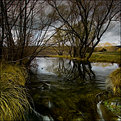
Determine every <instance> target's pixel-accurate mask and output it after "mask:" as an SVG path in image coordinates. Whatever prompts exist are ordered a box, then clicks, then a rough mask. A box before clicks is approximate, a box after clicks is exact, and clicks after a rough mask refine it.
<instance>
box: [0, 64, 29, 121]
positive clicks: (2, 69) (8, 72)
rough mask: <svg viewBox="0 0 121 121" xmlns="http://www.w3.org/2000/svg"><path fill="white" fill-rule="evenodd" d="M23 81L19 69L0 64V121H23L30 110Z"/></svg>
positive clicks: (22, 71) (23, 77)
mask: <svg viewBox="0 0 121 121" xmlns="http://www.w3.org/2000/svg"><path fill="white" fill-rule="evenodd" d="M25 81H26V79H25V74H24V70H22V69H21V68H20V67H18V66H15V65H10V64H3V63H0V94H1V95H0V121H16V120H17V121H18V120H25V113H27V112H29V109H30V104H29V102H28V99H27V91H26V89H25V88H24V85H25Z"/></svg>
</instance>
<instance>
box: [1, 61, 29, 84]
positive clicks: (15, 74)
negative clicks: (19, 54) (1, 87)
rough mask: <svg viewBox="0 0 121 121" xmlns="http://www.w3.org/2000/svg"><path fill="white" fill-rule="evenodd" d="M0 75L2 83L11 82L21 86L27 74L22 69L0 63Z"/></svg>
mask: <svg viewBox="0 0 121 121" xmlns="http://www.w3.org/2000/svg"><path fill="white" fill-rule="evenodd" d="M0 73H1V74H0V77H1V79H2V80H3V81H4V82H6V81H12V83H13V84H18V85H22V86H24V85H25V83H26V78H27V72H26V71H25V68H24V67H20V66H17V65H10V64H3V63H1V67H0Z"/></svg>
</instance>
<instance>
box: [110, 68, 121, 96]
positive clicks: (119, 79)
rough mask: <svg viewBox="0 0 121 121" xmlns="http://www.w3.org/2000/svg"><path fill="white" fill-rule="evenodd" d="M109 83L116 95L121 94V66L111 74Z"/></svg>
mask: <svg viewBox="0 0 121 121" xmlns="http://www.w3.org/2000/svg"><path fill="white" fill-rule="evenodd" d="M108 83H109V86H110V87H111V88H112V90H113V92H114V94H115V95H121V68H118V69H116V70H115V71H113V72H112V73H111V74H110V75H109V79H108Z"/></svg>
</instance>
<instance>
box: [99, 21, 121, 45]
mask: <svg viewBox="0 0 121 121" xmlns="http://www.w3.org/2000/svg"><path fill="white" fill-rule="evenodd" d="M120 27H121V24H120V22H118V21H113V22H112V23H111V24H110V26H109V28H108V30H107V31H106V32H105V34H104V35H103V37H102V39H101V42H100V43H105V42H110V43H115V44H116V45H120V44H121V37H120V36H121V28H120Z"/></svg>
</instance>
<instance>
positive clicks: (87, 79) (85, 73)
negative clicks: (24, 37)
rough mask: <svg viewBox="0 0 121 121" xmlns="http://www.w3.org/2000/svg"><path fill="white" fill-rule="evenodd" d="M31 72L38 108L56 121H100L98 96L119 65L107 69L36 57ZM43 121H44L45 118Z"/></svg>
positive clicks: (32, 92)
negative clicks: (33, 73) (35, 67)
mask: <svg viewBox="0 0 121 121" xmlns="http://www.w3.org/2000/svg"><path fill="white" fill-rule="evenodd" d="M37 64H38V68H37V70H34V69H33V68H32V71H33V72H35V73H36V76H35V75H33V76H31V84H30V85H29V88H30V89H31V95H32V97H33V100H34V103H35V109H36V111H37V112H39V113H40V114H41V115H43V116H44V117H45V119H47V117H52V118H53V119H54V120H55V121H61V120H63V121H72V120H75V121H77V120H86V121H96V120H97V119H101V118H100V117H99V116H98V114H97V105H96V104H95V95H96V94H97V93H99V92H100V91H101V90H102V89H105V80H106V77H107V76H108V74H109V73H110V72H111V71H113V70H114V69H116V68H118V66H117V64H113V65H112V64H109V65H106V66H104V64H103V65H101V64H97V63H92V64H91V63H90V62H86V63H82V62H79V61H75V60H68V59H62V58H37ZM43 120H44V119H43Z"/></svg>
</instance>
